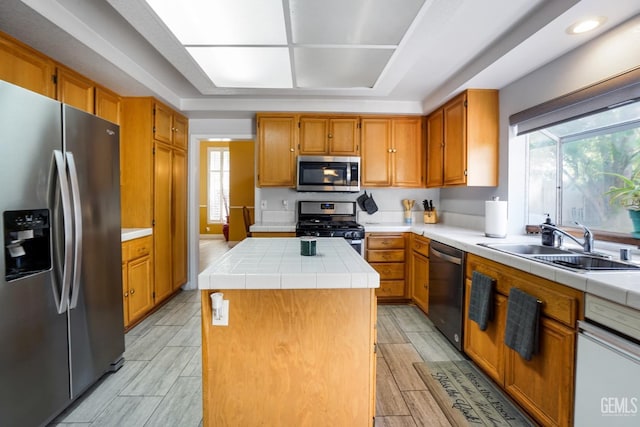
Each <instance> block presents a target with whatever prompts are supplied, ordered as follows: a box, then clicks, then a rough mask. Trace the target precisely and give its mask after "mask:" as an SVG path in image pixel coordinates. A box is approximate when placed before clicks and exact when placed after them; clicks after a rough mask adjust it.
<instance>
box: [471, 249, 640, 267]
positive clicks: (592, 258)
mask: <svg viewBox="0 0 640 427" xmlns="http://www.w3.org/2000/svg"><path fill="white" fill-rule="evenodd" d="M478 245H480V246H484V247H487V248H490V249H495V250H498V251H501V252H506V253H509V254H512V255H517V256H521V257H524V258H529V259H531V260H534V261H539V262H542V263H545V264H548V265H552V266H555V267H562V268H567V269H569V270H573V271H583V272H584V271H621V270H638V271H640V266H639V265H636V264H631V263H628V262H623V261H616V260H613V259H609V258H607V257H603V256H600V255H595V254H589V253H582V252H576V251H571V250H568V249H561V248H555V247H552V246H544V245H541V244H535V243H478Z"/></svg>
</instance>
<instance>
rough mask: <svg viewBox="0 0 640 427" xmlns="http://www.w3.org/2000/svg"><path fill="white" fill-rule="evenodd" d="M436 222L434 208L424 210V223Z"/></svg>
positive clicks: (436, 216)
mask: <svg viewBox="0 0 640 427" xmlns="http://www.w3.org/2000/svg"><path fill="white" fill-rule="evenodd" d="M436 222H438V214H437V212H436V210H435V209H434V210H432V211H424V223H425V224H435V223H436Z"/></svg>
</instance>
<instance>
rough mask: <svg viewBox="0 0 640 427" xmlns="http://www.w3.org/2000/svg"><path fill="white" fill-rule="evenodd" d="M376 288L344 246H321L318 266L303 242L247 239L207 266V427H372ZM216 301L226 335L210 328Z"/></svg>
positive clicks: (333, 242)
mask: <svg viewBox="0 0 640 427" xmlns="http://www.w3.org/2000/svg"><path fill="white" fill-rule="evenodd" d="M378 286H379V275H378V273H377V272H376V271H375V270H373V269H372V268H371V267H370V266H369V265H368V264H367V262H366V261H364V259H363V258H362V257H361V256H360V255H359V254H358V253H357V252H356V251H354V250H353V249H352V248H351V246H350V245H349V244H348V243H347V242H346V240H344V239H340V238H318V241H317V255H315V256H301V255H300V240H299V239H298V238H271V239H246V240H244V241H242V242H241V243H240V244H238V245H237V246H236V247H234V248H233V249H232V250H230V251H229V252H227V253H226V254H225V255H224V256H222V257H221V258H220V259H219V260H218V261H217V262H216V263H215V264H213V265H210V266H208V267H207V268H206V269H205V270H204V271H203V272H202V273H201V274H200V275H199V278H198V287H199V288H200V290H201V294H202V376H203V379H202V381H203V399H204V425H205V426H226V425H242V426H253V425H274V426H275V425H282V426H285V425H287V426H288V425H296V426H325V425H349V426H363V427H364V426H370V425H372V422H373V417H374V412H375V354H374V347H375V323H376V298H375V288H377V287H378ZM215 292H222V293H223V294H224V296H223V298H224V300H225V301H228V307H227V306H225V308H228V309H227V311H226V312H225V313H223V317H225V316H226V320H228V325H227V326H219V325H213V324H212V302H211V298H210V295H211V294H212V293H215ZM216 323H217V322H216ZM223 323H224V322H223Z"/></svg>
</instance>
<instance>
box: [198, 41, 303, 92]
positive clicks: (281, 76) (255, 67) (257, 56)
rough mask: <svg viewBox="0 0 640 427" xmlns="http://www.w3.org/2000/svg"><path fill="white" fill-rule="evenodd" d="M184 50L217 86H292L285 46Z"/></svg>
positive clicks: (287, 53) (287, 51) (287, 52)
mask: <svg viewBox="0 0 640 427" xmlns="http://www.w3.org/2000/svg"><path fill="white" fill-rule="evenodd" d="M187 51H188V52H189V53H190V54H191V55H192V56H193V57H194V59H195V60H196V62H197V63H198V65H200V67H202V69H203V70H204V72H205V73H207V75H208V76H209V78H210V79H211V80H213V82H214V83H216V85H218V86H223V87H237V88H242V87H259V88H291V87H292V81H291V68H290V59H289V50H288V49H287V48H286V47H262V48H257V47H188V48H187Z"/></svg>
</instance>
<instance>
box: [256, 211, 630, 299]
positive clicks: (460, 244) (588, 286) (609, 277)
mask: <svg viewBox="0 0 640 427" xmlns="http://www.w3.org/2000/svg"><path fill="white" fill-rule="evenodd" d="M362 224H363V225H364V228H365V230H366V231H367V232H373V233H375V232H379V233H382V232H412V233H415V234H418V235H423V236H425V237H427V238H429V239H433V240H437V241H439V242H441V243H444V244H447V245H450V246H454V247H456V248H458V249H461V250H463V251H465V252H469V253H473V254H476V255H478V256H481V257H484V258H489V259H492V260H494V261H496V262H499V263H502V264H505V265H508V266H510V267H513V268H517V269H519V270H522V271H526V272H528V273H532V274H535V275H536V276H540V277H544V278H545V279H549V280H552V281H554V282H558V283H561V284H563V285H566V286H570V287H572V288H575V289H578V290H581V291H585V292H588V293H590V294H593V295H597V296H600V297H602V298H605V299H608V300H610V301H614V302H617V303H619V304H623V305H626V306H628V307H632V308H634V309H636V310H640V272H634V271H608V272H590V273H578V272H573V271H570V270H565V269H562V268H559V267H552V266H550V265H546V264H542V263H540V262H536V261H532V260H529V259H526V258H523V257H519V256H516V255H510V254H507V253H504V252H499V251H496V250H493V249H490V248H486V247H483V246H479V245H478V243H539V242H540V236H527V235H509V236H507V237H505V238H503V239H497V238H491V237H486V236H485V235H484V231H478V230H471V229H467V228H461V227H451V226H447V225H443V224H419V223H415V222H414V224H412V225H408V224H403V223H400V222H397V223H394V222H389V223H387V222H380V223H367V222H366V221H364V222H362ZM280 226H281V227H284V225H283V224H280ZM251 230H252V231H264V230H263V229H262V226H261V224H255V225H253V226H252V228H251ZM287 231H295V224H290V225H289V229H288V230H287ZM595 246H596V251H600V250H601V248H600V246H599V242H598V241H596V245H595ZM614 258H615V254H614Z"/></svg>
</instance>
